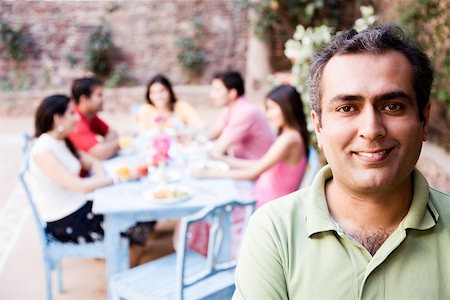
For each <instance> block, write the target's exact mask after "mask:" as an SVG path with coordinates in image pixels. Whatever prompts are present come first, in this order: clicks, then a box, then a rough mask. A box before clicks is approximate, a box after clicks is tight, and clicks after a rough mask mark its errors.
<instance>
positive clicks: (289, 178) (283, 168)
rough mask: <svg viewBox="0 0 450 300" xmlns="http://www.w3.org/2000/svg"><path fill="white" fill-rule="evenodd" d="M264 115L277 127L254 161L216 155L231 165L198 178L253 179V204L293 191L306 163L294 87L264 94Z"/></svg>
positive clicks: (300, 109) (304, 131) (302, 124)
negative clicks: (271, 141)
mask: <svg viewBox="0 0 450 300" xmlns="http://www.w3.org/2000/svg"><path fill="white" fill-rule="evenodd" d="M265 107H266V115H267V118H268V119H269V121H270V122H271V123H273V125H274V126H275V127H276V128H277V129H278V135H277V138H276V140H275V142H274V143H273V144H272V146H271V147H270V148H269V150H268V151H267V152H266V153H265V154H264V155H263V157H262V158H260V159H258V160H247V159H237V158H234V157H230V156H225V155H220V156H216V157H215V158H216V159H220V160H223V161H224V162H226V163H227V164H229V165H230V167H231V168H232V169H231V170H230V171H228V172H226V173H222V172H215V171H210V170H205V171H200V172H199V174H196V175H198V176H200V177H221V178H224V177H226V178H235V179H250V180H256V185H255V188H254V191H253V193H254V195H255V196H256V198H257V207H259V206H261V205H262V204H264V203H266V202H268V201H270V200H274V199H275V198H278V197H281V196H284V195H286V194H289V193H292V192H294V191H296V190H297V189H298V187H299V185H300V182H301V180H302V177H303V173H304V170H305V168H306V163H307V149H308V142H309V137H308V130H307V128H306V119H305V116H304V114H303V106H302V101H301V99H300V94H299V93H298V92H297V90H296V89H295V88H294V87H292V86H290V85H282V86H279V87H277V88H275V89H274V90H272V91H271V92H270V93H269V94H268V95H267V100H266V103H265Z"/></svg>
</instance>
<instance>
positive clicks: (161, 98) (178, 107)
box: [136, 74, 203, 132]
mask: <svg viewBox="0 0 450 300" xmlns="http://www.w3.org/2000/svg"><path fill="white" fill-rule="evenodd" d="M145 97H146V100H147V104H145V105H143V106H142V107H141V108H140V109H139V111H138V114H137V116H136V122H137V125H138V131H139V132H144V131H146V130H149V129H153V128H173V129H175V130H177V129H183V128H186V127H187V128H190V129H194V130H198V129H202V128H203V122H202V121H201V119H200V117H199V115H198V113H197V111H196V110H195V109H194V107H192V106H191V105H190V104H189V103H188V102H186V101H182V100H178V99H177V97H176V96H175V93H174V91H173V88H172V84H171V83H170V81H169V79H168V78H167V77H165V76H164V75H161V74H158V75H156V76H154V77H153V78H152V79H151V80H150V81H149V83H148V84H147V92H146V95H145Z"/></svg>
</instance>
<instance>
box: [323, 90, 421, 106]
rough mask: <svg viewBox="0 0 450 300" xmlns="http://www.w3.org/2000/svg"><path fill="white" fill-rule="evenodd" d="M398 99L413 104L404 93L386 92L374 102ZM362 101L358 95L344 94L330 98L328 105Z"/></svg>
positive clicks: (362, 98)
mask: <svg viewBox="0 0 450 300" xmlns="http://www.w3.org/2000/svg"><path fill="white" fill-rule="evenodd" d="M398 98H402V99H407V100H408V101H409V102H411V103H413V100H412V99H411V97H410V96H409V95H408V94H407V93H405V92H404V91H401V90H399V91H392V92H388V93H385V94H382V95H378V96H376V97H375V101H386V100H392V99H398ZM362 100H364V97H363V96H360V95H351V94H349V95H346V94H342V95H336V96H334V97H333V98H331V100H330V103H335V102H340V101H350V102H356V101H362Z"/></svg>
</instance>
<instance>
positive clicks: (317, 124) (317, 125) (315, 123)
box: [311, 110, 322, 149]
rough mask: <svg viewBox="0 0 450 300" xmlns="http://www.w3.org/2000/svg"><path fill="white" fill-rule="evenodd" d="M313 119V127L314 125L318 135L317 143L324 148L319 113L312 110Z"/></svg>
mask: <svg viewBox="0 0 450 300" xmlns="http://www.w3.org/2000/svg"><path fill="white" fill-rule="evenodd" d="M311 120H312V123H313V127H314V132H315V133H316V137H317V145H318V146H319V148H320V149H322V143H321V138H320V137H321V130H322V128H321V126H320V125H321V124H320V120H319V115H318V114H317V113H316V112H315V111H314V110H311Z"/></svg>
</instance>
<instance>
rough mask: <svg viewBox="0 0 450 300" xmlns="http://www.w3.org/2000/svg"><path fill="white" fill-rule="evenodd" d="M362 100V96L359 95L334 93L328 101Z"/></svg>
mask: <svg viewBox="0 0 450 300" xmlns="http://www.w3.org/2000/svg"><path fill="white" fill-rule="evenodd" d="M361 100H364V98H363V97H362V96H359V95H345V94H343V95H336V96H334V97H333V98H331V100H330V103H335V102H340V101H361Z"/></svg>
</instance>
